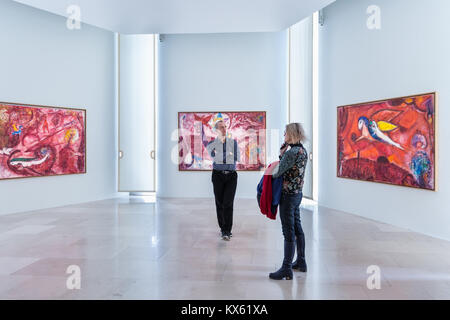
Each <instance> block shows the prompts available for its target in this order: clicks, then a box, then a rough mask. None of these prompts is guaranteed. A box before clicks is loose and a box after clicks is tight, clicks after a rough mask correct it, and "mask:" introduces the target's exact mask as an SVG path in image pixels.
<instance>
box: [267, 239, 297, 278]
mask: <svg viewBox="0 0 450 320" xmlns="http://www.w3.org/2000/svg"><path fill="white" fill-rule="evenodd" d="M294 253H295V242H288V241H284V259H283V265H282V266H281V268H280V269H279V270H278V271H277V272H272V273H271V274H269V278H270V279H274V280H282V279H284V278H285V279H286V280H292V277H293V274H292V258H294Z"/></svg>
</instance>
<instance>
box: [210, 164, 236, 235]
mask: <svg viewBox="0 0 450 320" xmlns="http://www.w3.org/2000/svg"><path fill="white" fill-rule="evenodd" d="M237 177H238V176H237V172H236V171H234V172H231V173H228V174H225V173H222V172H220V171H216V170H213V172H212V177H211V181H212V183H213V186H214V197H215V199H216V212H217V222H218V223H219V227H220V230H221V231H222V232H226V233H229V232H231V228H232V227H233V202H234V196H235V194H236V186H237Z"/></svg>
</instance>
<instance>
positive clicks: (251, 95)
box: [156, 31, 287, 201]
mask: <svg viewBox="0 0 450 320" xmlns="http://www.w3.org/2000/svg"><path fill="white" fill-rule="evenodd" d="M162 40H163V41H162V42H160V43H159V66H158V69H159V70H158V74H159V93H158V101H159V104H158V111H157V113H158V121H157V130H158V143H157V145H158V147H157V154H156V158H157V171H158V177H157V190H158V196H160V197H183V198H184V197H214V194H213V190H212V183H211V172H210V171H208V172H181V171H178V164H177V162H176V161H175V162H174V161H172V153H173V152H175V154H176V153H177V150H178V148H177V141H178V139H177V136H176V134H177V133H176V129H177V127H178V123H177V114H178V112H179V111H267V113H266V115H267V128H268V130H269V131H270V129H279V130H281V131H280V133H279V136H272V137H269V136H268V137H267V138H268V141H267V154H268V155H270V154H271V149H270V148H271V146H270V145H271V143H273V148H274V149H276V150H275V153H276V152H277V151H278V148H279V146H280V141H282V139H283V130H284V125H285V124H286V121H287V113H286V111H287V105H286V103H287V100H286V97H287V95H286V88H287V84H286V82H287V81H286V77H287V72H286V71H287V50H286V48H287V32H286V31H283V32H276V33H236V34H197V35H163V36H162ZM272 151H273V149H272ZM238 176H239V177H238V186H237V190H236V197H237V198H256V186H257V184H258V182H259V180H260V178H261V176H262V173H260V172H243V171H239V172H238ZM255 201H256V200H255Z"/></svg>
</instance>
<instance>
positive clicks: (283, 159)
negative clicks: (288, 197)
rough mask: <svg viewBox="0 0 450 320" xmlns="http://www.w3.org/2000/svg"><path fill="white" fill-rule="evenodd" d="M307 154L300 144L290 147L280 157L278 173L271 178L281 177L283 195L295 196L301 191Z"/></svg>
mask: <svg viewBox="0 0 450 320" xmlns="http://www.w3.org/2000/svg"><path fill="white" fill-rule="evenodd" d="M307 162H308V152H307V151H306V149H305V148H304V147H303V145H302V144H301V143H299V144H294V145H291V148H290V149H289V150H287V151H286V152H285V153H284V154H283V155H282V156H280V164H279V166H278V171H277V172H274V173H273V175H272V177H273V178H278V177H280V176H281V175H282V176H283V190H282V192H283V193H285V194H297V193H300V192H302V190H303V179H304V177H305V169H306V164H307Z"/></svg>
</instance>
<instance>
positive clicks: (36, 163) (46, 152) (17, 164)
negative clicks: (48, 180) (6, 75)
mask: <svg viewBox="0 0 450 320" xmlns="http://www.w3.org/2000/svg"><path fill="white" fill-rule="evenodd" d="M85 121H86V111H85V110H80V109H68V108H56V107H45V106H31V105H23V104H15V103H0V179H12V178H24V177H39V176H53V175H66V174H77V173H85V172H86V150H85V149H86V126H85Z"/></svg>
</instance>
